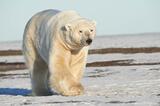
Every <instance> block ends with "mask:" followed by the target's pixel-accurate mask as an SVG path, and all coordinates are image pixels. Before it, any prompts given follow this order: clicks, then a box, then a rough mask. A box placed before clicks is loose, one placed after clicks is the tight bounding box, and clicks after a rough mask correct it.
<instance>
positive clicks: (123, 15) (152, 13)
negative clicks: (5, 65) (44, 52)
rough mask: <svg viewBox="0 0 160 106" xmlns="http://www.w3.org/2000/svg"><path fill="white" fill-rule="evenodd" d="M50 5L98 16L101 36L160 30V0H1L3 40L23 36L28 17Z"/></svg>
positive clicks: (93, 16) (85, 15)
mask: <svg viewBox="0 0 160 106" xmlns="http://www.w3.org/2000/svg"><path fill="white" fill-rule="evenodd" d="M46 9H58V10H61V11H63V10H76V11H77V12H78V13H79V14H80V15H81V16H83V17H86V18H89V19H93V20H95V21H96V22H97V36H100V35H118V34H136V33H148V32H160V0H0V41H14V40H22V37H23V31H24V28H25V25H26V23H27V21H28V20H29V19H30V18H31V17H32V16H33V15H34V14H35V13H37V12H39V11H42V10H46Z"/></svg>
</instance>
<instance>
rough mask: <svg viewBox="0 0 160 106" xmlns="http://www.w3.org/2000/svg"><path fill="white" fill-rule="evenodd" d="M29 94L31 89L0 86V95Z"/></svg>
mask: <svg viewBox="0 0 160 106" xmlns="http://www.w3.org/2000/svg"><path fill="white" fill-rule="evenodd" d="M29 94H31V90H28V89H20V88H0V95H21V96H27V95H29Z"/></svg>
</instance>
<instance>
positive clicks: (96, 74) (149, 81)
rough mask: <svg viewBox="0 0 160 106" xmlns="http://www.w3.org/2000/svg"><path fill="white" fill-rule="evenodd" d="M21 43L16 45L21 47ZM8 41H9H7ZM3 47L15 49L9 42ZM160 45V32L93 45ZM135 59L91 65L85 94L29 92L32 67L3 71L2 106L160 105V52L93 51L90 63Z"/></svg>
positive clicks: (103, 39)
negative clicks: (129, 62)
mask: <svg viewBox="0 0 160 106" xmlns="http://www.w3.org/2000/svg"><path fill="white" fill-rule="evenodd" d="M20 44H21V43H19V44H17V45H16V46H17V47H15V46H14V49H20ZM4 45H7V44H5V43H4ZM7 47H8V48H7V49H6V48H5V47H2V46H0V49H3V50H4V49H5V50H8V49H13V45H12V47H11V48H9V46H7ZM111 47H113V48H114V47H115V48H116V47H123V48H127V47H160V35H146V36H145V35H139V36H114V37H111V36H110V37H99V38H96V40H95V41H94V43H93V45H92V47H91V48H111ZM113 60H132V63H137V65H133V66H108V67H87V68H86V70H85V74H84V77H83V79H82V84H83V85H84V87H85V94H84V95H81V96H75V97H65V96H61V95H52V96H39V97H32V96H26V95H27V94H29V93H30V92H31V87H30V79H29V74H28V70H27V69H25V70H14V71H3V72H1V71H0V106H24V105H27V106H61V105H62V106H72V105H76V106H160V64H157V65H154V64H153V65H138V64H139V63H160V53H159V52H158V53H136V54H120V53H115V54H92V55H89V56H88V60H87V62H88V63H92V62H97V61H113ZM0 61H1V62H2V61H7V62H14V61H16V62H17V61H18V62H19V61H24V60H23V57H22V56H6V57H3V58H2V57H0Z"/></svg>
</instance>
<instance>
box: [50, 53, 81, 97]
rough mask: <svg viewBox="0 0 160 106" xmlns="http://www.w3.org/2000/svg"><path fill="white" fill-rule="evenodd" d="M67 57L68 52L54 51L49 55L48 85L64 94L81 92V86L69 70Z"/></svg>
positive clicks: (71, 94)
mask: <svg viewBox="0 0 160 106" xmlns="http://www.w3.org/2000/svg"><path fill="white" fill-rule="evenodd" d="M61 53H63V52H61ZM69 59H70V53H69V52H65V53H64V54H59V53H54V54H52V55H51V56H50V61H49V70H50V82H49V83H50V87H51V89H52V90H56V91H58V93H60V94H62V95H65V96H75V95H80V94H83V90H84V88H83V86H82V85H81V84H80V82H79V81H77V80H76V78H75V77H74V76H73V75H72V73H71V72H70V67H69Z"/></svg>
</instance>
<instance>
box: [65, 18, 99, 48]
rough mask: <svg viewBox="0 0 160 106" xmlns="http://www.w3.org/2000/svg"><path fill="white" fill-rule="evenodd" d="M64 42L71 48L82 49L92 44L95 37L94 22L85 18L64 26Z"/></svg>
mask: <svg viewBox="0 0 160 106" xmlns="http://www.w3.org/2000/svg"><path fill="white" fill-rule="evenodd" d="M63 29H64V30H63V33H64V34H63V36H64V38H65V39H64V40H65V42H66V43H67V44H68V45H69V46H70V47H73V48H77V49H78V48H82V47H84V46H88V45H90V44H91V43H92V40H93V38H94V36H95V35H96V22H95V21H92V20H88V19H85V18H80V19H75V20H72V21H70V22H69V23H67V24H66V25H64V28H63Z"/></svg>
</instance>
